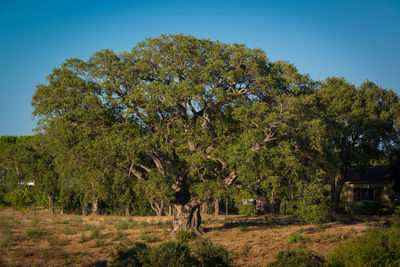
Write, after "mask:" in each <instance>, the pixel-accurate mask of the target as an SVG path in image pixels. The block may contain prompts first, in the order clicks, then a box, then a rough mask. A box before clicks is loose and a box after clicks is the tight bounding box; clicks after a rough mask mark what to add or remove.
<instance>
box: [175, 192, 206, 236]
mask: <svg viewBox="0 0 400 267" xmlns="http://www.w3.org/2000/svg"><path fill="white" fill-rule="evenodd" d="M200 204H201V203H200V201H199V200H197V199H191V200H190V201H189V202H188V203H186V204H173V209H174V212H173V217H172V228H171V235H173V236H174V235H175V234H176V232H177V231H179V230H184V231H186V232H189V233H193V234H195V235H201V234H203V233H204V232H203V229H202V227H201V225H200V224H201V215H200Z"/></svg>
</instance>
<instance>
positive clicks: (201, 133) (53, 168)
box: [1, 34, 400, 234]
mask: <svg viewBox="0 0 400 267" xmlns="http://www.w3.org/2000/svg"><path fill="white" fill-rule="evenodd" d="M32 106H33V107H34V111H33V115H34V116H35V118H36V119H37V121H38V123H37V128H36V134H35V135H34V136H32V137H20V138H16V137H2V138H1V146H2V152H3V153H2V158H1V164H2V166H1V167H7V168H9V169H13V170H14V172H13V175H12V176H13V177H14V178H15V179H14V181H18V182H19V185H21V181H28V180H29V181H31V180H34V181H35V189H34V190H37V191H38V192H40V195H41V198H42V199H43V202H45V203H47V205H49V206H50V207H54V206H55V205H58V206H59V207H61V208H62V209H63V210H64V211H66V212H68V211H72V210H75V209H77V208H78V209H80V210H81V213H82V214H88V213H89V212H91V213H93V214H98V213H100V212H102V211H103V212H105V211H106V212H114V213H116V212H123V213H125V214H130V213H131V212H132V211H135V212H137V211H138V210H140V208H141V207H145V209H146V210H149V209H153V210H155V211H157V210H158V212H160V210H162V209H164V208H165V207H167V206H171V207H172V210H173V222H172V232H176V231H177V230H180V229H184V230H186V231H189V232H194V233H198V234H199V233H202V228H201V216H200V207H201V205H202V204H203V203H211V202H212V201H215V200H218V199H228V200H231V201H234V200H235V203H236V207H239V206H240V205H241V203H242V204H243V200H246V199H259V200H263V202H264V203H265V209H266V210H269V211H276V212H279V211H281V212H283V211H285V212H288V213H295V214H297V215H298V216H299V217H300V218H301V219H303V220H305V221H315V220H321V219H322V218H323V217H324V216H325V215H326V214H327V213H328V212H339V211H340V205H339V203H340V194H341V192H342V188H343V185H344V181H345V179H346V173H348V170H349V169H350V168H353V167H360V166H373V165H389V164H390V162H392V161H393V160H396V159H398V158H399V157H398V156H397V157H396V155H398V154H399V151H400V149H399V148H400V135H399V129H400V103H399V97H398V95H397V94H396V93H394V92H393V91H392V90H389V89H384V88H382V87H380V86H378V85H376V84H375V83H373V82H371V81H366V82H364V83H362V84H361V85H360V86H356V85H354V84H352V83H350V82H348V81H346V80H345V79H344V78H340V77H330V78H327V79H326V80H323V81H315V80H313V79H312V78H311V77H310V76H309V75H303V74H300V73H299V72H298V70H297V69H296V67H295V66H294V65H292V64H290V63H288V62H286V61H275V62H272V61H270V60H269V59H268V58H267V57H266V55H265V52H264V51H262V50H261V49H258V48H256V49H250V48H248V47H246V46H245V45H244V44H225V43H221V42H218V41H211V40H208V39H198V38H195V37H192V36H186V35H181V34H180V35H161V36H160V37H157V38H148V39H146V40H145V41H143V42H141V43H138V44H137V45H136V46H135V47H134V48H132V50H131V51H129V52H121V53H115V52H114V51H112V50H108V49H105V50H102V51H99V52H97V53H95V54H94V55H93V56H92V57H90V58H89V59H88V60H82V59H77V58H71V59H67V60H66V61H65V62H64V63H63V64H62V65H61V66H60V67H59V68H56V69H54V70H53V72H52V73H51V74H49V75H48V76H47V83H46V84H40V85H38V86H37V89H36V91H35V93H34V95H33V97H32ZM13 138H14V139H13ZM11 139H12V140H11ZM7 144H8V145H7ZM4 147H7V148H4ZM5 151H7V152H6V153H4V152H5ZM18 182H17V183H18ZM15 188H17V187H15Z"/></svg>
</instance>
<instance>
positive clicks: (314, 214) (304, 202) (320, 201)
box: [296, 184, 328, 224]
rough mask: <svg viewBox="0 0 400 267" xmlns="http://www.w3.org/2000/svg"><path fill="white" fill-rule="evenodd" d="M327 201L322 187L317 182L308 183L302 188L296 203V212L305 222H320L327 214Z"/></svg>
mask: <svg viewBox="0 0 400 267" xmlns="http://www.w3.org/2000/svg"><path fill="white" fill-rule="evenodd" d="M327 210H328V208H327V202H326V197H325V196H324V189H323V187H322V186H321V185H319V184H310V185H308V186H307V187H305V188H304V191H303V194H302V196H301V198H300V200H299V201H298V203H297V210H296V214H297V217H298V218H299V219H300V221H302V222H305V223H312V224H319V223H322V222H323V221H324V219H325V217H326V215H327Z"/></svg>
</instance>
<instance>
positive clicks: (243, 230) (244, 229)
mask: <svg viewBox="0 0 400 267" xmlns="http://www.w3.org/2000/svg"><path fill="white" fill-rule="evenodd" d="M239 230H240V231H241V232H247V231H249V228H247V225H240V226H239Z"/></svg>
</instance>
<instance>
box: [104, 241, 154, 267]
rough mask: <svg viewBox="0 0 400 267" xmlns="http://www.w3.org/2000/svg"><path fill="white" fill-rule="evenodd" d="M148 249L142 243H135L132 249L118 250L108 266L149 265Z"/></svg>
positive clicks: (131, 266) (132, 266)
mask: <svg viewBox="0 0 400 267" xmlns="http://www.w3.org/2000/svg"><path fill="white" fill-rule="evenodd" d="M148 258H149V248H148V247H147V246H146V244H144V243H139V242H136V243H135V244H134V246H133V248H130V249H125V250H119V251H118V252H117V256H116V257H115V259H114V261H113V262H112V263H111V265H110V266H112V267H125V266H130V267H136V266H138V267H139V266H143V265H146V264H148V263H149V259H148Z"/></svg>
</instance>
